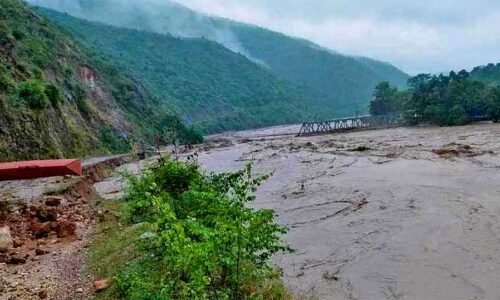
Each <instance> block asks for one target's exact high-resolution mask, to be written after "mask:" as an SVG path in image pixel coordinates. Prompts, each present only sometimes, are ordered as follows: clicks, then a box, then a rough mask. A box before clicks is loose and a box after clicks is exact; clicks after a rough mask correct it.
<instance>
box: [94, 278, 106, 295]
mask: <svg viewBox="0 0 500 300" xmlns="http://www.w3.org/2000/svg"><path fill="white" fill-rule="evenodd" d="M107 287H108V281H107V280H105V279H104V280H97V281H94V290H95V291H96V292H97V293H99V292H101V291H103V290H105V289H106V288H107Z"/></svg>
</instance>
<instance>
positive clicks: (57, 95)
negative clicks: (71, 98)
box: [45, 83, 64, 107]
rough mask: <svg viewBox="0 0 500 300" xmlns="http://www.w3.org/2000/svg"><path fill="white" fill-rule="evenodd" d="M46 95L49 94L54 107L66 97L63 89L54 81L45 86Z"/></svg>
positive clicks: (48, 96)
mask: <svg viewBox="0 0 500 300" xmlns="http://www.w3.org/2000/svg"><path fill="white" fill-rule="evenodd" d="M45 95H47V98H48V99H49V101H50V103H51V104H52V106H53V107H57V105H58V104H59V103H61V102H62V101H63V99H64V97H63V94H62V92H61V90H60V89H59V88H58V87H57V86H55V85H54V84H52V83H49V84H47V85H46V86H45Z"/></svg>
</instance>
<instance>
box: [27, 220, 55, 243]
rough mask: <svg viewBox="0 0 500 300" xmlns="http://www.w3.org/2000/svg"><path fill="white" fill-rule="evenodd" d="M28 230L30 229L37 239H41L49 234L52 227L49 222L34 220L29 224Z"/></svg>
mask: <svg viewBox="0 0 500 300" xmlns="http://www.w3.org/2000/svg"><path fill="white" fill-rule="evenodd" d="M29 231H31V232H32V233H33V235H34V236H35V237H36V238H37V239H41V238H44V237H47V236H49V233H50V232H51V231H52V227H51V224H50V222H45V223H39V222H36V221H35V222H32V223H31V224H30V226H29Z"/></svg>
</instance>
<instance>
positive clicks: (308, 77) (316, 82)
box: [232, 23, 408, 117]
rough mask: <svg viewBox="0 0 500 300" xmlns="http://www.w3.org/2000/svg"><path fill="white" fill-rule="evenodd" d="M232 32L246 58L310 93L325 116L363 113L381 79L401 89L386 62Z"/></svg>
mask: <svg viewBox="0 0 500 300" xmlns="http://www.w3.org/2000/svg"><path fill="white" fill-rule="evenodd" d="M232 30H233V31H234V32H235V35H236V36H237V37H238V40H239V41H240V42H241V44H242V46H243V47H244V49H245V50H246V51H248V53H249V55H250V56H251V57H253V58H255V59H257V60H258V61H262V62H263V63H264V64H265V65H266V66H267V67H268V68H269V69H270V70H271V71H272V72H273V73H274V74H276V75H277V76H278V77H279V78H282V79H284V80H289V81H291V82H293V83H295V84H298V85H301V86H305V87H306V88H308V89H309V90H312V91H314V92H315V93H316V102H315V103H314V104H315V105H316V106H321V108H322V110H323V111H324V112H325V113H327V114H328V115H329V116H330V117H332V116H352V115H353V114H354V112H355V111H365V110H366V104H367V103H368V102H369V101H370V99H371V92H372V91H373V88H374V87H375V86H376V85H377V83H379V82H381V81H389V82H391V84H393V85H396V86H397V87H405V86H406V84H405V83H406V80H407V79H408V76H407V75H406V74H404V73H403V72H402V71H400V70H399V69H397V68H395V67H394V66H392V65H390V64H387V63H382V62H378V61H375V60H371V59H367V58H362V57H350V56H345V55H341V54H338V53H335V52H333V51H330V50H327V49H324V48H321V47H320V46H318V45H315V44H313V43H311V42H309V41H305V40H301V39H294V38H290V37H288V36H285V35H283V34H280V33H277V32H272V31H269V30H265V29H262V28H258V27H255V26H248V25H241V24H237V23H235V24H233V26H232ZM318 117H322V116H318Z"/></svg>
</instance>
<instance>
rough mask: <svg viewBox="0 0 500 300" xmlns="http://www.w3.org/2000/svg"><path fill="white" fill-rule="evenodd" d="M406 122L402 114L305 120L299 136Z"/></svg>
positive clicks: (395, 125) (396, 124)
mask: <svg viewBox="0 0 500 300" xmlns="http://www.w3.org/2000/svg"><path fill="white" fill-rule="evenodd" d="M403 124H404V116H403V115H400V114H392V115H384V116H357V117H349V118H343V119H335V120H330V121H321V122H305V123H303V124H302V127H301V128H300V131H299V133H298V134H297V135H298V136H311V135H320V134H328V133H338V132H344V131H350V130H359V129H380V128H392V127H399V126H401V125H403Z"/></svg>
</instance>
